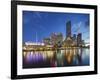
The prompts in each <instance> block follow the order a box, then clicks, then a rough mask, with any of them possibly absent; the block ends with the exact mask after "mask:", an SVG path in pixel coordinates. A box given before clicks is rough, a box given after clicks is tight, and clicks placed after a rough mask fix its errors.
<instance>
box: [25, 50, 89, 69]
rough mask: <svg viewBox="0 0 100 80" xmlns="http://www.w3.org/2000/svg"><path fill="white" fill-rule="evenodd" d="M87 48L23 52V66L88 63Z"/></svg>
mask: <svg viewBox="0 0 100 80" xmlns="http://www.w3.org/2000/svg"><path fill="white" fill-rule="evenodd" d="M89 51H90V50H89V49H88V48H70V49H66V50H56V51H35V52H34V51H31V52H23V68H42V67H63V66H85V65H89V53H90V52H89Z"/></svg>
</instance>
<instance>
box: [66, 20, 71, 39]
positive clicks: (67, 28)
mask: <svg viewBox="0 0 100 80" xmlns="http://www.w3.org/2000/svg"><path fill="white" fill-rule="evenodd" d="M67 37H71V21H68V22H67V23H66V38H67Z"/></svg>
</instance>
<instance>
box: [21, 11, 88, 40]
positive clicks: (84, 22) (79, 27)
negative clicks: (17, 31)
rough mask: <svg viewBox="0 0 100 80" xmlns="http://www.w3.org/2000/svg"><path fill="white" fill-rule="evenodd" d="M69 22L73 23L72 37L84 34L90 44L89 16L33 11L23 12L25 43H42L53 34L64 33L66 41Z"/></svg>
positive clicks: (84, 38) (83, 36) (83, 37)
mask: <svg viewBox="0 0 100 80" xmlns="http://www.w3.org/2000/svg"><path fill="white" fill-rule="evenodd" d="M67 21H71V26H72V29H71V34H72V35H71V36H73V34H78V33H82V39H83V40H85V41H86V42H89V14H79V13H55V12H33V11H23V42H27V41H32V42H36V41H37V42H42V40H43V39H44V38H46V37H49V36H50V35H51V33H62V34H63V37H64V39H65V38H66V22H67ZM36 39H37V40H36Z"/></svg>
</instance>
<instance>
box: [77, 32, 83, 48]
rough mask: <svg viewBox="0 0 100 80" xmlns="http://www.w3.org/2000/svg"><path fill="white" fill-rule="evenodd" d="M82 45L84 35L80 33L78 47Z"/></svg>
mask: <svg viewBox="0 0 100 80" xmlns="http://www.w3.org/2000/svg"><path fill="white" fill-rule="evenodd" d="M81 44H82V33H78V35H77V45H78V46H81Z"/></svg>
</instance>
